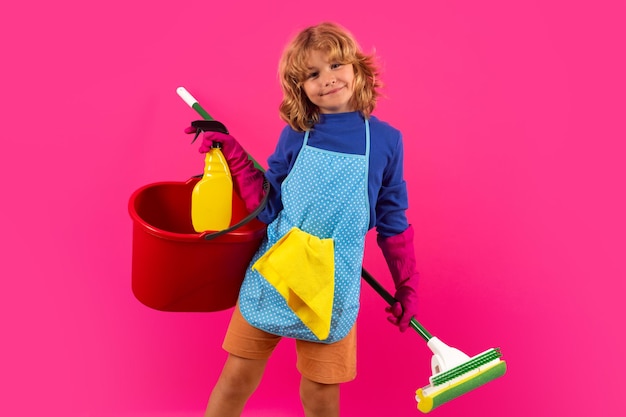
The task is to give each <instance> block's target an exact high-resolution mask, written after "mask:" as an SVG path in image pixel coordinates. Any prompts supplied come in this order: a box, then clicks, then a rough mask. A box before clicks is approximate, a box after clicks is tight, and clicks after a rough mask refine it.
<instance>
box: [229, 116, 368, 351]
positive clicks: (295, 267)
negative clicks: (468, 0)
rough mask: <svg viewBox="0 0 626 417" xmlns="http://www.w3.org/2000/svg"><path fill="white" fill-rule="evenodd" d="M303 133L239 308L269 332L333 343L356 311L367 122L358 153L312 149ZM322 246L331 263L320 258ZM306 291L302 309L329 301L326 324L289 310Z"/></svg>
mask: <svg viewBox="0 0 626 417" xmlns="http://www.w3.org/2000/svg"><path fill="white" fill-rule="evenodd" d="M308 139H309V132H308V131H307V132H305V135H304V141H303V143H302V147H301V149H300V151H299V153H298V156H297V159H296V162H295V163H294V166H293V168H292V170H291V172H290V173H289V174H288V175H287V177H286V178H285V180H284V181H283V184H282V186H281V192H282V200H283V210H282V211H281V212H280V213H279V215H278V217H277V218H276V219H275V220H274V221H273V222H272V223H270V224H269V225H268V227H267V236H266V237H265V239H264V240H263V242H262V243H261V246H260V248H259V250H258V251H257V253H256V254H255V255H254V257H253V259H252V261H251V264H250V265H251V267H250V268H248V270H247V272H246V276H245V278H244V281H243V283H242V286H241V291H240V294H239V308H240V310H241V313H242V315H243V317H244V318H245V319H246V320H247V321H248V322H249V323H250V324H251V325H252V326H254V327H257V328H259V329H262V330H264V331H266V332H268V333H272V334H276V335H280V336H288V337H292V338H296V339H302V340H309V341H315V342H322V343H332V342H336V341H338V340H341V339H342V338H344V337H345V336H346V335H347V334H348V332H349V331H350V330H351V329H352V327H353V325H354V323H355V321H356V317H357V314H358V311H359V295H360V288H361V266H362V262H363V250H364V243H365V234H366V233H367V230H368V227H369V220H370V209H369V199H368V171H369V152H370V130H369V123H368V121H367V120H365V144H366V146H365V155H359V154H348V153H342V152H334V151H328V150H324V149H319V148H315V147H312V146H310V145H308ZM285 242H288V244H286V243H285ZM296 242H298V243H296ZM301 242H305V243H301ZM329 247H330V249H329ZM329 250H330V251H331V252H330V264H331V265H329V262H327V261H328V256H327V255H328V251H329ZM268 255H269V256H268ZM272 259H274V260H276V261H275V262H274V264H273V265H272V263H271V262H266V263H265V264H263V265H261V267H258V266H259V264H260V263H261V262H262V261H264V260H268V261H271V260H272ZM288 261H289V262H288ZM279 267H282V270H281V269H280V268H279ZM259 270H261V271H264V274H265V275H266V276H268V277H270V274H269V272H273V273H276V276H282V278H283V280H281V279H277V281H273V280H272V279H270V281H273V282H270V281H268V279H267V278H266V277H265V276H264V275H262V274H261V272H259ZM329 271H330V274H331V276H330V281H331V282H330V283H329V284H330V285H325V286H323V287H319V291H318V289H317V287H315V286H312V287H311V288H306V286H307V285H308V283H313V284H312V285H317V284H316V283H315V281H320V280H321V279H318V278H319V277H318V274H325V273H328V272H329ZM266 272H268V273H266ZM281 274H282V275H281ZM285 282H287V283H289V284H285ZM327 284H328V283H327ZM320 285H321V284H320ZM329 287H330V290H329ZM296 293H297V294H296ZM328 294H330V295H328ZM296 295H297V296H296ZM306 297H309V299H310V300H311V301H310V306H311V308H308V307H307V308H306V309H305V310H306V311H308V312H309V313H311V312H315V311H317V310H316V308H317V307H319V306H322V309H324V308H326V307H330V312H329V314H328V315H329V326H328V327H329V328H328V329H326V331H322V332H320V331H316V332H315V333H314V331H312V330H311V329H312V328H313V329H315V326H311V325H310V324H309V325H307V324H306V323H305V322H304V321H303V317H304V320H305V321H306V317H308V315H307V314H300V315H299V314H296V313H297V310H298V309H297V308H295V307H294V305H302V300H306ZM325 297H330V299H325ZM294 300H295V301H294ZM305 307H306V306H305ZM294 308H295V310H296V311H294ZM324 316H325V315H324V314H322V317H324Z"/></svg>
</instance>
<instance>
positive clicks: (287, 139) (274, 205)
mask: <svg viewBox="0 0 626 417" xmlns="http://www.w3.org/2000/svg"><path fill="white" fill-rule="evenodd" d="M369 124H370V160H369V178H368V196H369V203H370V204H369V206H370V222H369V229H372V228H374V227H376V231H377V232H378V233H379V234H380V235H381V236H383V237H389V236H394V235H397V234H399V233H402V232H403V231H404V230H406V228H407V227H408V221H407V218H406V213H405V211H406V209H407V207H408V197H407V188H406V182H405V181H404V174H403V160H404V148H403V144H402V134H401V133H400V131H399V130H397V129H395V128H394V127H392V126H391V125H389V124H388V123H386V122H383V121H380V120H379V119H378V118H376V117H375V116H370V118H369ZM303 141H304V133H303V132H297V131H295V130H293V129H292V128H291V127H290V126H286V127H285V128H284V129H283V131H282V132H281V134H280V137H279V139H278V143H277V145H276V149H275V150H274V153H273V154H272V155H271V156H270V157H269V158H268V169H267V171H266V172H265V178H266V179H267V180H268V181H269V183H270V185H271V188H270V194H269V198H268V202H267V205H266V207H265V209H264V210H263V211H262V212H261V213H260V214H259V216H258V218H259V220H261V221H262V222H264V223H266V224H269V223H271V222H272V221H273V220H274V219H275V218H276V217H277V216H278V213H279V212H280V211H281V210H282V208H283V205H282V200H281V184H282V182H283V181H284V180H285V178H286V177H287V175H288V174H289V172H290V171H291V169H292V168H293V165H294V163H295V161H296V158H297V156H298V153H299V152H300V149H301V147H302V143H303ZM308 145H310V146H312V147H315V148H320V149H325V150H329V151H334V152H343V153H350V154H360V155H364V154H365V121H364V118H363V115H362V114H361V113H360V112H349V113H338V114H322V115H321V118H320V121H319V123H317V124H316V125H315V126H314V127H313V129H311V131H310V133H309V139H308Z"/></svg>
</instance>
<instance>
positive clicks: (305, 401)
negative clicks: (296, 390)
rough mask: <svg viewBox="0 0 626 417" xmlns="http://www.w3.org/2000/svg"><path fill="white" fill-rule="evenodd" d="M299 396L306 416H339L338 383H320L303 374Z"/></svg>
mask: <svg viewBox="0 0 626 417" xmlns="http://www.w3.org/2000/svg"><path fill="white" fill-rule="evenodd" d="M300 398H301V400H302V407H303V408H304V415H305V416H306V417H339V384H321V383H319V382H315V381H311V380H310V379H308V378H306V377H304V376H303V377H302V380H301V381H300Z"/></svg>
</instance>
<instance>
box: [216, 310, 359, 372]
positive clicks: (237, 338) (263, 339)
mask: <svg viewBox="0 0 626 417" xmlns="http://www.w3.org/2000/svg"><path fill="white" fill-rule="evenodd" d="M281 339H282V336H276V335H273V334H271V333H267V332H264V331H263V330H260V329H257V328H256V327H253V326H252V325H251V324H250V323H248V322H247V321H246V319H244V318H243V316H242V315H241V312H240V311H239V305H237V306H236V307H235V311H233V315H232V318H231V319H230V324H229V325H228V330H227V331H226V336H225V337H224V343H223V344H222V347H223V348H224V350H226V351H227V352H228V353H230V354H232V355H235V356H239V357H242V358H246V359H268V358H269V357H270V355H271V354H272V352H273V351H274V348H275V347H276V345H277V344H278V342H280V340H281ZM296 352H297V354H298V360H297V363H296V367H297V369H298V371H299V372H300V374H301V375H302V376H303V377H305V378H308V379H310V380H311V381H315V382H318V383H321V384H339V383H342V382H348V381H352V380H353V379H354V378H356V325H355V326H354V327H352V330H350V332H349V333H348V335H347V336H346V337H344V338H343V339H341V340H339V341H337V342H335V343H330V344H326V343H315V342H308V341H305V340H296Z"/></svg>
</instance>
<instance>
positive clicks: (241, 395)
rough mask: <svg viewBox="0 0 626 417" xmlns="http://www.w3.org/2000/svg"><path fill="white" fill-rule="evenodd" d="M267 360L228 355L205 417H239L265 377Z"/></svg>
mask: <svg viewBox="0 0 626 417" xmlns="http://www.w3.org/2000/svg"><path fill="white" fill-rule="evenodd" d="M266 363H267V359H245V358H241V357H239V356H235V355H232V354H230V355H228V359H226V363H225V364H224V369H222V373H221V375H220V377H219V379H218V381H217V384H216V385H215V387H214V388H213V391H212V392H211V397H210V398H209V403H208V405H207V408H206V412H205V414H204V416H205V417H231V416H232V417H238V416H239V415H240V414H241V411H242V410H243V407H244V405H245V404H246V402H247V401H248V398H250V396H251V395H252V393H253V392H254V391H255V390H256V388H257V387H258V385H259V382H260V381H261V377H262V376H263V371H264V370H265V365H266Z"/></svg>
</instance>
